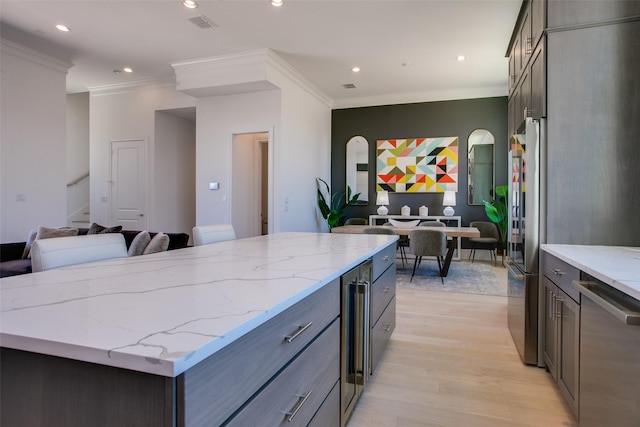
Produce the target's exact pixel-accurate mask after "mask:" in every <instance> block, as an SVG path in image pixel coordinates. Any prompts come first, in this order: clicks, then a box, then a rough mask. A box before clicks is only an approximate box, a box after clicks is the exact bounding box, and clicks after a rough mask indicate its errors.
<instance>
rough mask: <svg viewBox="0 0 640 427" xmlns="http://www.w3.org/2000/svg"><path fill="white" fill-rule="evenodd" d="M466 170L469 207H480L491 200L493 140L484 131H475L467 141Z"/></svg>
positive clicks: (492, 186)
mask: <svg viewBox="0 0 640 427" xmlns="http://www.w3.org/2000/svg"><path fill="white" fill-rule="evenodd" d="M467 142H468V145H467V146H468V153H467V170H468V173H469V176H468V180H467V183H468V191H467V195H468V199H467V203H468V204H469V205H482V204H483V203H482V201H483V200H486V201H491V200H493V188H494V181H493V176H494V173H493V169H494V168H493V165H494V161H493V152H494V149H493V148H494V145H495V144H494V143H495V139H494V137H493V134H492V133H491V132H489V131H488V130H486V129H476V130H474V131H473V132H471V135H469V139H468V141H467Z"/></svg>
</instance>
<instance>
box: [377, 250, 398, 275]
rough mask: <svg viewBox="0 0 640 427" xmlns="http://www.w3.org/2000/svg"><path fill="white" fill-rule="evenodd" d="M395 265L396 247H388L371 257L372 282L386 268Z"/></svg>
mask: <svg viewBox="0 0 640 427" xmlns="http://www.w3.org/2000/svg"><path fill="white" fill-rule="evenodd" d="M392 265H396V245H395V243H394V244H393V245H390V246H388V247H386V248H385V249H383V250H381V251H380V252H378V253H377V254H375V255H374V256H373V280H377V279H378V277H380V276H381V275H382V273H384V272H385V271H386V270H387V268H389V267H391V266H392Z"/></svg>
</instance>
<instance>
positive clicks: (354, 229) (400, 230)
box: [331, 225, 480, 277]
mask: <svg viewBox="0 0 640 427" xmlns="http://www.w3.org/2000/svg"><path fill="white" fill-rule="evenodd" d="M365 228H388V229H392V230H393V231H395V233H396V234H397V235H399V236H410V235H411V231H413V230H416V229H418V228H419V226H417V227H394V226H391V225H342V226H338V227H333V228H332V229H331V232H332V233H347V234H363V233H364V229H365ZM435 230H439V231H444V234H446V236H447V238H448V239H447V255H446V256H445V259H444V265H443V266H442V276H443V277H447V274H448V273H449V267H450V266H451V259H452V258H453V253H454V251H455V249H456V247H457V246H458V239H459V238H461V237H480V230H478V229H477V228H475V227H438V228H435Z"/></svg>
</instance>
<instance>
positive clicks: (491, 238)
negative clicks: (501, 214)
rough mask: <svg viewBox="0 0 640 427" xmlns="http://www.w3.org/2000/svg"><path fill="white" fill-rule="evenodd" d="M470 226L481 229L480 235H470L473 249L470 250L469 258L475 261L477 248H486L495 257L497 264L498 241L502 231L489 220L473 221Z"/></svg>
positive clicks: (494, 263) (494, 261)
mask: <svg viewBox="0 0 640 427" xmlns="http://www.w3.org/2000/svg"><path fill="white" fill-rule="evenodd" d="M469 226H470V227H475V228H477V229H478V230H479V231H480V237H470V238H469V241H470V242H471V251H470V252H469V258H470V259H471V262H473V261H474V260H475V258H476V249H486V250H488V251H489V253H490V254H491V258H493V265H494V267H495V265H496V259H497V257H496V254H495V252H496V249H497V247H498V242H499V241H500V232H499V231H498V227H497V226H496V225H495V224H494V223H493V222H489V221H471V223H470V224H469Z"/></svg>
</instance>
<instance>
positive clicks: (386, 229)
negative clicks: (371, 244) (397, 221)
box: [363, 224, 407, 268]
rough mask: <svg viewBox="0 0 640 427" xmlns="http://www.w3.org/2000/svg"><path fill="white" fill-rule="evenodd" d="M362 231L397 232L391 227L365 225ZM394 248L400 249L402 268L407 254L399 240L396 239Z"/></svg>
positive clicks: (372, 232)
mask: <svg viewBox="0 0 640 427" xmlns="http://www.w3.org/2000/svg"><path fill="white" fill-rule="evenodd" d="M385 225H386V224H385ZM363 232H364V233H365V234H393V235H397V234H398V233H396V231H395V230H394V229H392V228H381V227H365V228H364V230H363ZM399 237H402V236H399ZM396 250H399V251H400V260H402V267H403V268H404V261H405V260H406V259H407V254H406V252H405V250H404V246H401V245H400V240H398V241H397V243H396Z"/></svg>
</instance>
